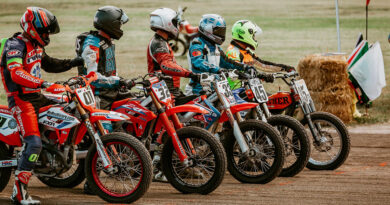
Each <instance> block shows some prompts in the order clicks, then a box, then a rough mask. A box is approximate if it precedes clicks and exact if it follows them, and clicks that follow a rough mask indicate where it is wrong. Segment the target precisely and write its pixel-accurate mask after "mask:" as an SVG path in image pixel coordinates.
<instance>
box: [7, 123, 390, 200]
mask: <svg viewBox="0 0 390 205" xmlns="http://www.w3.org/2000/svg"><path fill="white" fill-rule="evenodd" d="M379 130H380V131H379ZM350 131H351V138H352V149H351V153H350V155H349V158H348V160H347V161H346V163H345V164H344V165H343V166H342V167H340V168H339V169H337V170H335V171H310V170H308V169H305V170H304V171H303V172H302V173H300V174H299V175H297V176H296V177H293V178H277V179H276V180H274V181H272V182H271V183H269V184H266V185H251V184H249V185H248V184H241V183H239V182H238V181H236V180H234V179H233V178H232V177H231V176H230V175H228V174H227V175H226V177H225V180H224V182H223V184H222V185H221V186H220V187H219V188H218V189H217V190H216V191H215V192H213V193H212V194H210V195H207V196H203V195H196V194H191V195H183V194H180V193H179V192H177V191H176V190H175V189H173V188H172V187H171V186H170V185H169V184H163V183H153V184H152V187H151V188H150V189H149V191H148V193H147V194H146V195H145V196H144V197H143V198H142V199H140V200H139V201H137V202H138V203H137V204H189V203H191V204H389V203H390V126H389V125H386V126H369V127H364V128H359V129H357V128H353V129H351V130H350ZM365 132H369V133H371V134H363V133H365ZM11 184H12V183H9V185H8V187H7V188H6V189H5V190H4V191H3V192H2V193H1V194H0V204H9V203H10V200H9V196H10V194H11V192H12V186H11ZM30 192H31V194H32V195H33V196H36V198H40V199H41V201H42V202H43V204H87V203H88V204H102V203H104V202H103V201H102V200H100V199H99V198H98V197H95V196H86V195H84V194H83V191H82V186H79V187H77V188H74V189H55V188H49V187H47V186H45V185H43V184H42V183H40V182H39V181H38V180H37V179H36V178H34V179H33V180H32V184H31V187H30ZM38 196H39V197H38Z"/></svg>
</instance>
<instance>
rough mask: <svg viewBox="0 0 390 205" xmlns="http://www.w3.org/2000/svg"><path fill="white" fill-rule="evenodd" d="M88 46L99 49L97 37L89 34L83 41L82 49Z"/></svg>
mask: <svg viewBox="0 0 390 205" xmlns="http://www.w3.org/2000/svg"><path fill="white" fill-rule="evenodd" d="M88 45H92V46H95V47H100V38H99V37H97V36H94V35H92V34H89V35H88V36H87V37H86V38H85V41H84V45H83V48H85V47H86V46H88Z"/></svg>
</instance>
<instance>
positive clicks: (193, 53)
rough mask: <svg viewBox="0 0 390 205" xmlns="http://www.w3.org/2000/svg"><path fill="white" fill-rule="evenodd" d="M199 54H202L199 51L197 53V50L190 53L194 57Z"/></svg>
mask: <svg viewBox="0 0 390 205" xmlns="http://www.w3.org/2000/svg"><path fill="white" fill-rule="evenodd" d="M201 54H202V53H201V52H200V51H198V50H194V51H192V53H191V55H192V56H194V57H196V56H200V55H201Z"/></svg>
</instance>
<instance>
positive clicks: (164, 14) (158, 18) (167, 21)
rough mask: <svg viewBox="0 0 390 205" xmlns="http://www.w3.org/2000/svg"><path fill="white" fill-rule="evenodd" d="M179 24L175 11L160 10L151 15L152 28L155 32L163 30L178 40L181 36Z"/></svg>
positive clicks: (168, 9)
mask: <svg viewBox="0 0 390 205" xmlns="http://www.w3.org/2000/svg"><path fill="white" fill-rule="evenodd" d="M178 24H179V20H178V16H177V13H176V11H174V10H173V9H170V8H159V9H156V10H154V11H153V12H152V13H150V28H151V29H152V30H153V31H155V30H156V29H161V30H164V31H166V32H168V33H169V34H170V35H171V37H174V38H176V37H177V36H178V35H179V29H178Z"/></svg>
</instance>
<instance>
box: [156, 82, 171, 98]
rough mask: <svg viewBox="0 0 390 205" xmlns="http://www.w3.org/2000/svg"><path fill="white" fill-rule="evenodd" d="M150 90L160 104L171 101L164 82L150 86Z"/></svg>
mask: <svg viewBox="0 0 390 205" xmlns="http://www.w3.org/2000/svg"><path fill="white" fill-rule="evenodd" d="M152 89H153V92H154V93H155V94H156V96H157V98H158V99H159V100H160V101H161V102H165V103H167V102H168V101H169V100H170V99H171V93H170V92H169V89H168V86H167V84H166V83H165V81H161V82H158V83H155V84H152Z"/></svg>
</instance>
